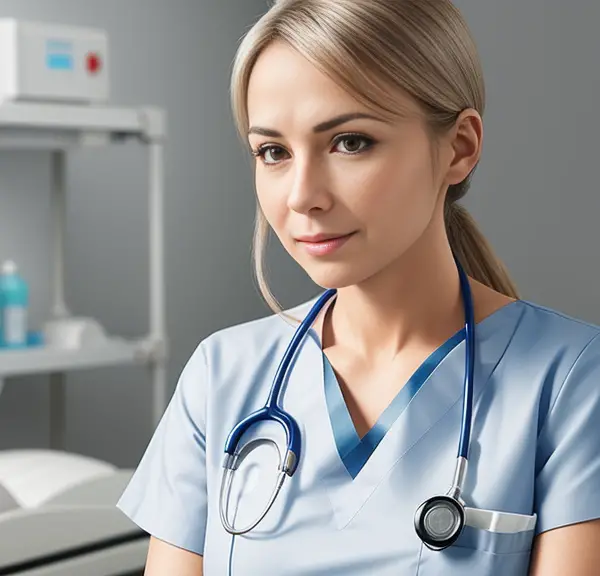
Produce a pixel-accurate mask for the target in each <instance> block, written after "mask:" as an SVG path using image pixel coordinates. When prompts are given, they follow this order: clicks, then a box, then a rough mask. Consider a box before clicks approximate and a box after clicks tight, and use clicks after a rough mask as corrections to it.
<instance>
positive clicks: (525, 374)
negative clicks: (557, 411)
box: [506, 301, 600, 407]
mask: <svg viewBox="0 0 600 576" xmlns="http://www.w3.org/2000/svg"><path fill="white" fill-rule="evenodd" d="M518 306H519V308H520V316H519V320H518V322H517V325H516V329H515V331H514V334H513V337H512V339H511V343H510V345H509V347H508V349H507V353H506V360H507V361H508V362H510V365H511V367H512V368H513V369H514V370H513V369H511V370H509V372H510V373H511V376H514V377H517V380H518V381H519V382H521V383H522V382H530V383H538V385H539V388H538V387H536V388H538V391H539V392H540V393H541V394H540V400H541V402H542V404H545V405H546V406H547V407H550V406H552V405H553V404H554V403H555V401H556V399H557V398H558V396H559V394H560V392H561V390H562V389H563V387H564V386H565V384H566V383H568V384H569V387H571V386H574V387H576V388H580V389H584V388H585V389H587V390H588V391H589V393H590V394H593V393H594V389H595V390H596V391H598V394H600V387H598V386H590V378H592V379H596V378H599V377H600V337H599V336H600V327H599V326H597V325H595V324H593V323H591V322H587V321H584V320H581V319H578V318H574V317H572V316H569V315H567V314H565V313H563V312H560V311H558V310H554V309H552V308H548V307H545V306H541V305H539V304H535V303H533V302H528V301H519V302H518Z"/></svg>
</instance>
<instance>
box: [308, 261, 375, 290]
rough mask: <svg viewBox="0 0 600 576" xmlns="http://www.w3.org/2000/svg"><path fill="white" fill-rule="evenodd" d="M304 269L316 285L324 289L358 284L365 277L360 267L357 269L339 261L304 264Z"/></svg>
mask: <svg viewBox="0 0 600 576" xmlns="http://www.w3.org/2000/svg"><path fill="white" fill-rule="evenodd" d="M304 270H305V272H306V273H307V274H308V276H309V277H310V279H311V280H312V281H313V282H314V283H315V284H317V286H320V287H321V288H324V289H325V290H329V289H331V288H335V289H340V288H346V287H347V286H353V285H354V284H359V283H360V282H361V281H362V280H364V279H365V278H366V277H367V274H365V273H364V272H363V271H361V270H360V269H358V270H357V266H350V265H348V264H341V263H340V264H332V263H331V264H326V263H323V264H322V265H321V266H318V265H312V266H304ZM361 272H362V273H361Z"/></svg>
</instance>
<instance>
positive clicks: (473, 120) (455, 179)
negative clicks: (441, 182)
mask: <svg viewBox="0 0 600 576" xmlns="http://www.w3.org/2000/svg"><path fill="white" fill-rule="evenodd" d="M448 138H449V140H448V145H449V147H450V149H451V151H452V152H451V153H450V163H449V164H448V170H447V172H446V179H445V181H446V184H448V185H450V184H458V183H460V182H462V181H463V180H464V179H465V178H466V177H467V176H468V175H469V174H470V173H471V171H472V170H473V169H474V168H475V166H476V165H477V162H479V158H480V156H481V147H482V144H483V121H482V119H481V116H480V114H479V112H477V111H476V110H473V109H472V108H469V109H467V110H463V111H462V112H461V113H460V115H459V116H458V118H457V120H456V122H455V123H454V127H453V128H452V130H450V132H449V134H448Z"/></svg>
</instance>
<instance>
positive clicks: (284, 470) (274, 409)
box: [219, 261, 475, 551]
mask: <svg viewBox="0 0 600 576" xmlns="http://www.w3.org/2000/svg"><path fill="white" fill-rule="evenodd" d="M456 265H457V268H458V274H459V278H460V288H461V295H462V300H463V307H464V312H465V343H466V354H465V382H464V397H463V410H462V421H461V431H460V442H459V446H458V456H457V460H456V467H455V471H454V479H453V482H452V486H451V488H450V490H449V491H448V492H447V494H445V495H438V496H433V497H431V498H429V499H428V500H426V501H425V502H423V503H422V504H421V505H420V506H419V507H418V508H417V511H416V513H415V518H414V524H415V530H416V532H417V535H418V536H419V538H420V539H421V540H422V542H423V543H424V544H425V546H427V547H428V548H430V549H431V550H436V551H438V550H443V549H445V548H447V547H449V546H451V545H452V544H453V543H454V542H455V541H456V539H457V538H458V536H459V535H460V533H461V531H462V529H463V527H464V526H465V522H466V514H465V503H464V501H463V500H462V498H461V493H462V490H463V485H464V480H465V475H466V471H467V461H468V456H469V443H470V436H471V411H472V404H473V374H474V367H475V318H474V311H473V300H472V296H471V289H470V286H469V281H468V278H467V275H466V274H465V272H464V270H463V269H462V267H461V266H460V264H459V263H458V261H456ZM336 292H337V290H335V289H329V290H327V291H325V292H324V293H323V294H322V295H321V296H320V297H319V298H318V300H317V301H316V303H315V304H314V305H313V307H312V309H311V310H310V312H309V313H308V314H307V315H306V318H305V319H304V320H303V321H302V323H301V324H300V326H299V327H298V328H297V329H296V332H295V333H294V336H293V337H292V340H291V342H290V343H289V345H288V347H287V349H286V351H285V353H284V355H283V358H282V360H281V363H280V364H279V367H278V369H277V372H276V374H275V378H274V380H273V385H272V386H271V390H270V392H269V397H268V398H267V402H266V404H265V406H264V407H263V408H261V409H260V410H258V411H256V412H254V413H252V414H250V416H248V417H247V418H245V419H244V420H242V421H241V422H239V423H238V424H237V425H236V426H235V428H234V429H233V430H232V431H231V432H230V434H229V437H228V438H227V442H226V443H225V453H226V456H225V461H224V463H223V468H224V472H223V477H222V479H221V491H220V496H219V512H220V516H221V522H222V524H223V527H224V528H225V530H227V532H229V533H230V534H232V535H240V534H246V533H247V532H250V531H251V530H253V529H254V528H256V526H257V525H258V524H259V523H260V522H261V521H262V520H263V518H264V517H265V516H266V515H267V513H268V512H269V510H270V509H271V507H272V506H273V504H274V502H275V500H276V498H277V496H278V494H279V492H280V490H281V488H282V487H283V483H284V481H285V478H286V477H291V476H293V474H294V472H295V471H296V468H297V466H298V461H299V459H300V449H301V444H302V443H301V437H300V428H299V427H298V424H297V423H296V421H295V420H294V418H293V417H292V416H291V415H290V414H288V413H287V412H285V411H284V410H282V409H281V408H280V399H281V389H282V385H283V382H284V379H285V376H286V374H287V371H288V368H289V365H290V362H291V361H292V359H293V357H294V354H295V352H296V350H297V348H298V346H299V345H300V343H301V341H302V339H303V338H304V336H305V335H306V332H307V331H308V329H309V328H310V327H311V326H312V324H313V323H314V321H315V319H316V317H317V315H318V314H319V312H320V311H321V309H322V308H323V306H324V305H325V304H326V302H327V301H328V300H329V299H330V298H331V297H332V296H334V295H335V294H336ZM265 421H271V422H277V423H279V424H280V425H281V426H282V427H283V429H284V431H285V435H286V440H287V452H286V454H285V458H284V459H282V458H281V454H280V452H279V448H278V447H277V444H276V443H275V442H274V441H273V440H271V439H267V438H258V439H255V440H251V441H250V442H248V443H246V444H245V445H244V446H243V447H242V448H241V449H240V450H239V451H238V450H237V448H238V444H239V441H240V439H241V437H242V436H243V434H244V433H245V432H247V431H248V429H249V428H250V427H251V426H253V425H255V424H258V423H259V422H265ZM265 444H271V445H273V446H274V447H275V448H276V450H277V452H278V453H279V467H278V474H277V481H276V483H275V486H274V489H273V492H272V493H271V496H270V498H269V501H268V502H267V505H266V506H265V508H264V509H263V511H262V512H261V514H260V515H259V516H258V518H257V519H256V520H255V521H254V522H252V523H251V524H249V525H248V526H245V527H244V528H235V527H234V526H233V525H232V524H231V523H230V522H229V500H230V495H231V485H232V482H233V476H234V473H235V471H236V470H237V469H238V467H239V465H240V464H241V463H242V461H243V460H244V458H245V457H246V456H247V455H248V454H249V453H250V452H251V451H252V450H253V449H254V448H257V447H258V446H260V445H265Z"/></svg>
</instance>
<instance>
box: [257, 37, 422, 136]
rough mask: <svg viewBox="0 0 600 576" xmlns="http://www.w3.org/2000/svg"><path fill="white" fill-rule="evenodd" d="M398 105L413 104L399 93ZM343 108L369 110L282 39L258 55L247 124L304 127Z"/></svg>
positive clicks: (342, 111)
mask: <svg viewBox="0 0 600 576" xmlns="http://www.w3.org/2000/svg"><path fill="white" fill-rule="evenodd" d="M398 105H399V109H400V107H401V108H402V109H407V108H408V109H414V108H415V107H414V104H413V103H412V102H410V100H409V99H408V98H407V97H406V96H403V95H402V94H398ZM347 112H371V113H372V112H373V110H369V109H368V108H367V107H366V106H365V105H364V104H362V103H361V102H359V100H358V99H357V98H356V97H355V96H353V95H352V94H351V93H349V92H348V91H346V90H344V89H343V88H342V87H340V86H339V85H338V84H337V83H336V82H335V81H334V80H333V79H331V78H330V77H329V76H327V75H326V74H325V73H324V72H321V71H320V70H319V69H318V68H317V67H316V66H314V65H313V64H312V63H311V62H309V61H308V60H307V59H306V58H305V57H304V56H302V55H301V54H299V53H298V52H297V51H295V50H294V49H293V48H291V47H290V46H288V45H287V44H285V43H284V42H281V41H276V42H272V43H271V44H269V45H268V46H267V47H266V48H265V49H264V51H263V52H262V53H261V54H260V56H259V57H258V59H257V61H256V64H255V66H254V68H253V70H252V74H251V76H250V81H249V86H248V115H249V119H250V124H251V125H252V124H259V125H261V126H263V125H264V126H275V125H282V124H286V125H289V126H290V127H293V125H294V124H295V123H298V124H299V125H301V126H302V127H305V126H306V123H307V122H312V123H314V124H316V123H317V122H320V121H322V120H323V119H328V118H330V117H333V116H336V115H339V114H343V113H347Z"/></svg>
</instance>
